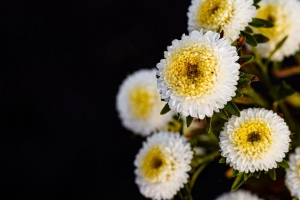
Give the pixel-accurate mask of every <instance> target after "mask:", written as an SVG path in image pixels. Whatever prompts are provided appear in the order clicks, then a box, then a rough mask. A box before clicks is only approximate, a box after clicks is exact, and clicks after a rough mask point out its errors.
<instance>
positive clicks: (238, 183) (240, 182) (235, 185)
mask: <svg viewBox="0 0 300 200" xmlns="http://www.w3.org/2000/svg"><path fill="white" fill-rule="evenodd" d="M243 183H244V172H240V173H238V174H237V176H236V178H235V180H234V182H233V184H232V186H231V191H236V190H237V189H238V188H239V187H241V185H243Z"/></svg>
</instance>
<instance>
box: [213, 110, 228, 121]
mask: <svg viewBox="0 0 300 200" xmlns="http://www.w3.org/2000/svg"><path fill="white" fill-rule="evenodd" d="M215 114H216V115H217V116H219V117H220V118H222V119H225V120H227V119H228V115H227V113H226V111H225V110H220V112H215Z"/></svg>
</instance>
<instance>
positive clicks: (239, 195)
mask: <svg viewBox="0 0 300 200" xmlns="http://www.w3.org/2000/svg"><path fill="white" fill-rule="evenodd" d="M216 200H260V198H259V197H258V196H257V195H255V194H252V193H251V192H249V191H246V190H243V189H240V190H238V191H235V192H228V193H224V194H222V195H221V196H219V197H218V198H216Z"/></svg>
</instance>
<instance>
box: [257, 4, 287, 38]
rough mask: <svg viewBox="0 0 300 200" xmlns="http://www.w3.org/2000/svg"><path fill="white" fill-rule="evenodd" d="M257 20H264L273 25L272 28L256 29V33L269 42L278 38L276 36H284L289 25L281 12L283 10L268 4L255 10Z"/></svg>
mask: <svg viewBox="0 0 300 200" xmlns="http://www.w3.org/2000/svg"><path fill="white" fill-rule="evenodd" d="M257 12H258V13H257V18H261V19H265V20H268V21H270V22H272V23H273V24H274V27H272V28H258V32H259V33H261V34H263V35H265V36H266V37H268V38H269V39H271V40H274V39H276V38H277V41H278V40H281V39H282V38H278V36H283V37H284V36H285V35H286V34H285V33H286V30H288V28H289V26H290V23H289V19H288V16H287V14H288V13H284V12H283V8H282V6H280V5H276V4H268V5H265V6H261V7H260V8H259V9H258V10H257Z"/></svg>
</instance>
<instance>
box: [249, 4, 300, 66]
mask: <svg viewBox="0 0 300 200" xmlns="http://www.w3.org/2000/svg"><path fill="white" fill-rule="evenodd" d="M259 5H260V6H261V7H260V8H259V9H258V10H257V17H258V18H261V19H265V20H268V21H271V22H272V23H273V24H274V27H272V28H256V29H254V31H255V32H256V33H261V34H263V35H265V36H266V37H268V38H269V39H270V40H269V42H267V43H263V44H258V46H257V48H258V51H259V54H260V55H261V56H262V57H263V58H268V57H269V56H270V53H271V52H272V51H273V50H274V49H275V47H276V44H278V42H279V41H281V40H282V39H283V38H284V37H285V36H287V35H288V38H287V40H286V41H285V43H284V44H283V46H282V47H281V48H280V49H278V50H277V51H276V53H275V54H274V55H273V57H272V58H271V59H272V60H274V61H282V60H283V58H284V56H290V55H293V54H294V53H295V52H296V51H297V50H299V45H300V34H299V33H300V23H299V19H300V12H299V10H300V2H299V1H298V0H262V1H261V2H260V3H259Z"/></svg>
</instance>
